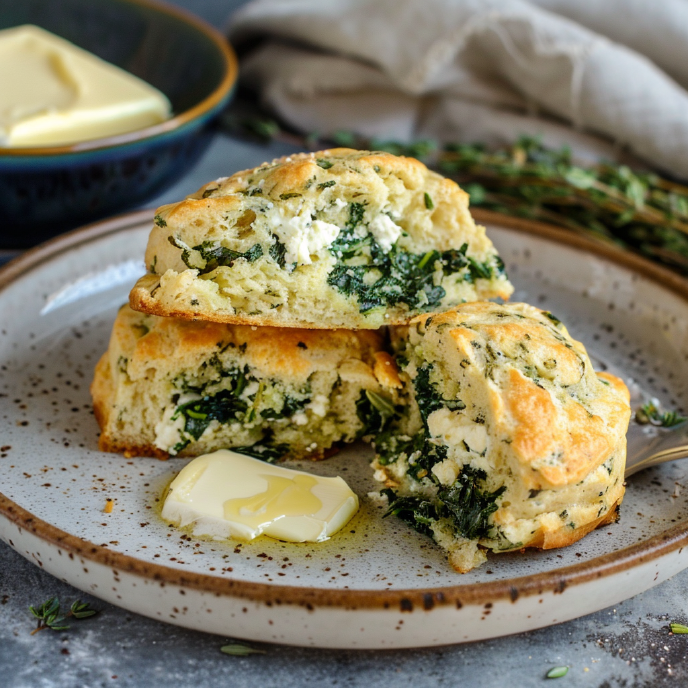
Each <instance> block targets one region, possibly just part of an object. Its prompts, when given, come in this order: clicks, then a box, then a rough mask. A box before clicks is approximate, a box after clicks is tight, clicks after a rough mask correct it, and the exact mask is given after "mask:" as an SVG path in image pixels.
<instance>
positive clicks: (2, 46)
mask: <svg viewBox="0 0 688 688" xmlns="http://www.w3.org/2000/svg"><path fill="white" fill-rule="evenodd" d="M170 114H171V105H170V102H169V101H168V99H167V98H166V97H165V96H164V95H163V94H162V93H161V92H160V91H158V90H157V89H156V88H153V87H152V86H151V85H150V84H147V83H146V82H145V81H143V80H141V79H139V78H138V77H135V76H134V75H133V74H130V73H129V72H126V71H124V70H123V69H120V68H119V67H115V65H112V64H110V63H109V62H105V61H104V60H101V59H100V58H98V57H96V56H95V55H93V54H92V53H90V52H88V51H86V50H82V49H81V48H77V47H76V46H75V45H73V44H72V43H70V42H69V41H66V40H64V39H62V38H59V37H58V36H55V35H54V34H52V33H50V32H49V31H44V30H43V29H40V28H38V27H37V26H31V25H26V26H19V27H17V28H13V29H5V30H3V31H0V146H2V147H15V146H17V147H20V146H58V145H67V144H72V143H77V142H80V141H88V140H90V139H97V138H103V137H106V136H115V135H117V134H124V133H127V132H130V131H135V130H137V129H142V128H144V127H148V126H151V125H153V124H158V123H160V122H163V121H165V120H166V119H169V117H170Z"/></svg>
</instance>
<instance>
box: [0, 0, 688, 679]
mask: <svg viewBox="0 0 688 688" xmlns="http://www.w3.org/2000/svg"><path fill="white" fill-rule="evenodd" d="M177 4H180V5H183V6H185V7H187V8H188V9H192V10H194V11H196V12H198V13H199V14H201V15H202V16H204V17H205V18H206V19H208V20H209V21H211V22H212V23H213V24H214V25H216V26H218V25H221V24H222V23H223V21H224V18H225V16H226V15H227V13H228V9H227V8H232V7H235V6H236V5H238V4H241V3H240V2H236V1H231V2H227V1H223V0H185V1H183V2H182V1H180V2H178V3H177ZM287 152H290V151H289V149H288V148H285V147H279V146H271V147H269V148H265V147H262V146H258V145H252V144H246V143H241V142H237V141H232V140H230V139H228V138H224V137H220V138H218V139H217V141H216V142H215V144H214V145H213V147H212V149H211V150H210V151H209V152H208V153H207V154H206V156H205V157H204V159H203V160H202V161H201V163H200V164H199V165H198V167H197V168H196V169H195V170H193V171H192V172H190V174H189V175H188V176H187V177H186V178H185V179H184V180H183V181H182V182H180V183H179V184H177V185H176V186H175V187H173V188H172V189H170V190H169V191H167V192H166V193H165V194H163V195H162V196H161V197H160V198H159V199H157V201H158V202H160V203H162V202H167V201H171V200H176V199H178V198H180V197H181V196H183V195H184V194H186V193H189V192H191V191H193V190H195V189H196V188H198V187H199V186H200V185H201V184H202V183H204V182H206V181H208V180H210V179H213V178H215V177H218V176H224V175H227V174H230V173H231V172H233V171H235V170H237V169H242V168H245V167H249V166H252V165H255V164H258V163H259V162H262V161H263V160H264V159H268V158H271V157H274V156H275V155H281V154H284V153H287ZM152 205H155V203H153V204H152ZM53 595H58V596H60V598H61V599H63V600H64V601H67V602H71V601H72V600H74V599H77V598H80V599H84V600H89V601H91V602H92V604H93V606H94V607H96V608H97V609H99V610H100V613H99V615H98V616H96V617H93V618H91V619H86V620H83V621H81V622H77V623H75V624H74V625H73V626H72V628H71V629H70V630H69V631H65V632H53V631H43V632H41V633H38V634H36V635H33V636H32V635H31V631H32V629H33V628H34V621H33V619H32V617H31V615H30V614H29V611H28V606H29V605H30V604H39V603H40V602H42V601H44V600H45V599H47V598H49V597H51V596H53ZM670 621H678V622H682V623H688V571H687V572H684V573H682V574H680V575H678V576H676V577H675V578H673V579H672V580H670V581H668V582H666V583H664V584H663V585H660V586H658V587H657V588H654V589H653V590H650V591H648V592H646V593H644V594H643V595H639V596H637V597H635V598H633V599H631V600H629V601H627V602H625V603H623V604H620V605H618V606H617V607H616V608H613V609H606V610H603V611H600V612H598V613H597V614H593V615H591V616H588V617H585V618H583V619H579V620H576V621H572V622H569V623H565V624H561V625H558V626H555V627H551V628H547V629H543V630H540V631H535V632H531V633H524V634H521V635H517V636H511V637H507V638H501V639H497V640H492V641H488V642H481V643H473V644H470V645H461V646H455V647H444V648H438V649H432V650H415V651H414V650H405V651H400V652H342V651H325V650H307V649H298V648H290V647H280V646H262V648H261V649H263V650H265V654H264V655H253V656H250V657H242V658H238V657H229V656H226V655H223V654H222V653H221V652H220V647H221V646H222V645H223V644H224V642H225V640H226V639H224V638H221V637H217V636H212V635H208V634H203V633H199V632H193V631H186V630H184V629H180V628H176V627H174V626H168V625H166V624H162V623H159V622H157V621H152V620H150V619H146V618H144V617H141V616H137V615H136V614H132V613H130V612H127V611H124V610H122V609H118V608H117V607H113V606H111V605H109V604H105V603H103V602H101V601H100V600H97V599H96V598H92V597H90V596H88V595H85V594H83V593H81V592H79V591H78V590H76V589H74V588H72V587H70V586H69V585H66V584H64V583H61V582H59V581H58V580H56V579H55V578H53V577H51V576H50V575H48V574H46V573H45V572H43V571H41V570H40V569H39V568H37V567H36V566H34V565H33V564H32V563H30V562H28V561H26V560H24V559H23V558H22V557H20V556H19V555H18V554H16V553H15V552H13V551H12V550H11V549H10V548H9V547H7V546H6V545H4V544H3V543H0V688H53V687H60V688H62V687H63V686H64V687H65V688H72V687H74V688H100V687H101V686H120V687H131V688H148V687H149V686H169V687H170V688H171V687H174V688H186V687H187V686H189V687H190V686H197V687H198V688H206V687H212V686H228V687H231V688H243V687H246V688H271V687H272V686H280V687H281V688H300V687H301V686H366V687H367V688H377V687H380V688H394V687H396V686H412V687H413V688H426V687H427V688H430V687H432V686H466V687H467V688H503V687H504V686H509V687H513V688H529V687H530V686H540V685H548V684H549V683H550V680H548V679H546V678H545V674H546V672H547V671H548V669H550V668H551V667H553V666H560V665H567V666H569V667H570V670H569V673H568V674H567V675H566V676H565V677H563V678H560V679H556V681H557V682H556V683H555V684H554V685H557V686H562V687H565V686H571V687H573V686H576V687H577V686H582V687H586V686H591V687H596V688H617V687H618V688H654V687H658V688H661V687H663V686H681V685H686V682H687V681H688V635H687V636H672V635H670V634H669V628H668V624H669V622H670ZM253 645H254V646H255V647H260V646H259V645H258V644H253Z"/></svg>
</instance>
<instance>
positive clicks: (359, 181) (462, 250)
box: [130, 148, 513, 329]
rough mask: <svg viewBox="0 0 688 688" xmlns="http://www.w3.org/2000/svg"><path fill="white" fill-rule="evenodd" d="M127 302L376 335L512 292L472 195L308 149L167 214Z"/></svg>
mask: <svg viewBox="0 0 688 688" xmlns="http://www.w3.org/2000/svg"><path fill="white" fill-rule="evenodd" d="M146 265H147V266H148V269H149V273H148V274H147V275H145V276H144V277H142V278H141V279H140V280H139V281H138V283H137V284H136V286H135V287H134V289H133V291H132V292H131V296H130V304H131V306H132V308H134V309H136V310H139V311H143V312H146V313H151V314H155V315H161V316H175V317H180V318H188V319H202V320H211V321H214V322H222V323H235V324H252V325H273V326H281V327H307V328H323V329H328V328H347V329H376V328H378V327H380V326H382V325H391V324H403V323H407V322H408V321H409V320H410V319H411V318H412V317H413V316H415V315H418V314H420V313H426V312H439V311H445V310H447V309H450V308H453V307H454V306H457V305H458V304H460V303H463V302H466V301H476V300H481V299H491V298H494V297H502V298H505V299H506V298H508V297H509V296H510V294H511V292H512V290H513V289H512V286H511V284H510V283H509V281H508V280H507V278H506V275H505V274H504V266H503V263H502V261H501V260H500V258H499V256H498V255H497V252H496V251H495V248H494V246H493V245H492V242H491V241H490V240H489V239H488V238H487V236H486V235H485V229H484V228H483V227H480V226H476V224H475V222H474V221H473V219H472V217H471V215H470V213H469V211H468V195H467V194H466V193H465V192H464V191H462V190H461V189H460V188H459V187H458V186H457V185H456V184H455V183H454V182H453V181H451V180H449V179H445V178H443V177H442V176H441V175H439V174H436V173H435V172H432V171H430V170H428V169H427V168H426V167H425V165H423V164H422V163H420V162H418V161H417V160H414V159H412V158H404V157H399V156H395V155H390V154H389V153H376V152H368V151H355V150H350V149H346V148H339V149H333V150H326V151H321V152H318V153H303V154H299V155H293V156H291V157H286V158H282V159H279V160H276V161H274V162H272V163H270V164H267V163H266V164H263V165H261V166H260V167H257V168H255V169H252V170H246V171H243V172H238V173H237V174H235V175H233V176H232V177H229V178H224V179H218V180H217V181H215V182H211V183H210V184H207V185H206V186H204V187H203V188H201V189H200V190H199V191H198V192H197V193H195V194H193V195H192V196H189V197H188V198H187V199H185V200H184V201H181V202H180V203H175V204H172V205H167V206H163V207H162V208H160V209H159V210H158V213H157V215H156V217H155V225H154V227H153V230H152V232H151V235H150V239H149V242H148V247H147V250H146Z"/></svg>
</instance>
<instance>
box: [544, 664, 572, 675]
mask: <svg viewBox="0 0 688 688" xmlns="http://www.w3.org/2000/svg"><path fill="white" fill-rule="evenodd" d="M568 673H569V668H568V667H567V666H559V667H552V668H551V669H550V670H549V671H548V672H547V673H546V674H545V676H546V678H561V677H562V676H566V674H568Z"/></svg>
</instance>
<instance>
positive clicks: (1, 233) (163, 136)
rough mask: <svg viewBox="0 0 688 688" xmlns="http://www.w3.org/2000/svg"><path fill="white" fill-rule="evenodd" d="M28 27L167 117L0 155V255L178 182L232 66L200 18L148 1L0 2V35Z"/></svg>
mask: <svg viewBox="0 0 688 688" xmlns="http://www.w3.org/2000/svg"><path fill="white" fill-rule="evenodd" d="M21 24H36V25H38V26H41V27H42V28H44V29H47V30H48V31H52V32H53V33H55V34H57V35H58V36H62V37H63V38H66V39H67V40H69V41H71V42H72V43H74V44H76V45H78V46H80V47H82V48H85V49H86V50H90V51H91V52H92V53H94V54H96V55H98V56H99V57H102V58H103V59H105V60H107V61H108V62H112V63H113V64H116V65H118V66H119V67H122V68H123V69H126V70H127V71H128V72H131V73H132V74H135V75H136V76H139V77H141V78H142V79H144V80H145V81H147V82H148V83H149V84H152V85H153V86H155V87H156V88H158V89H160V90H161V91H162V92H163V93H164V94H165V95H166V96H167V97H168V98H169V99H170V101H171V103H172V108H173V117H172V118H171V119H170V120H168V121H166V122H163V123H161V124H158V125H155V126H152V127H147V128H145V129H140V130H138V131H134V132H131V133H128V134H122V135H119V136H113V137H109V138H104V139H96V140H93V141H86V142H83V143H79V144H74V145H71V146H54V147H45V148H14V149H13V148H0V247H2V248H23V247H27V246H30V245H32V244H35V243H37V242H39V241H44V240H45V239H47V238H49V237H51V236H54V235H55V234H58V233H59V232H63V231H65V230H67V229H71V228H73V227H76V226H78V225H81V224H84V223H86V222H92V221H94V220H97V219H100V218H102V217H105V216H107V215H111V214H113V213H121V212H123V211H125V210H127V209H129V208H132V207H134V206H137V205H141V204H143V203H145V202H146V201H147V200H148V199H150V198H152V197H153V196H155V195H157V194H159V193H160V192H161V191H163V190H164V189H165V188H167V187H169V186H170V185H171V184H173V183H174V182H175V181H177V180H178V179H179V178H180V177H182V176H183V175H184V174H186V173H187V172H188V171H189V170H190V169H191V167H192V166H193V165H194V164H195V163H196V161H197V160H198V158H199V157H200V156H201V154H202V153H203V152H204V150H205V149H206V148H207V146H208V144H209V143H210V140H211V138H212V136H213V133H214V129H215V121H216V119H217V116H218V115H219V114H220V112H221V111H222V110H223V108H224V107H225V105H226V104H227V103H228V101H229V99H230V97H231V95H232V91H233V88H234V84H235V82H236V76H237V60H236V57H235V55H234V52H233V51H232V49H231V48H230V47H229V45H228V44H227V42H226V40H225V39H224V37H223V36H222V35H221V34H220V33H219V32H217V31H216V30H215V29H213V28H212V27H210V26H208V25H206V24H205V23H204V22H202V21H201V20H200V19H196V18H195V17H193V16H192V15H189V14H187V13H185V12H183V11H181V10H178V9H176V8H173V7H169V6H166V5H162V4H158V3H152V2H149V1H148V0H21V1H20V2H17V0H0V29H4V28H10V27H12V26H19V25H21Z"/></svg>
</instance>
